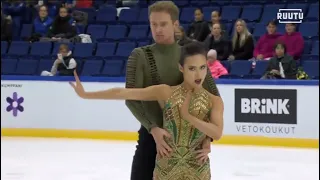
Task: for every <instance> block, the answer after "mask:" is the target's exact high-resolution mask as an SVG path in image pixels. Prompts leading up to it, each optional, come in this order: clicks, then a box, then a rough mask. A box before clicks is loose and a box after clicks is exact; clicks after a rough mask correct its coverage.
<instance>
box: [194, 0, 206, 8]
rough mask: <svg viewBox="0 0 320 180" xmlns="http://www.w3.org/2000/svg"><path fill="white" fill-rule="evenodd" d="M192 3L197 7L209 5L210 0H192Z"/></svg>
mask: <svg viewBox="0 0 320 180" xmlns="http://www.w3.org/2000/svg"><path fill="white" fill-rule="evenodd" d="M190 4H191V5H192V6H195V7H204V6H209V4H210V0H201V1H199V0H191V1H190Z"/></svg>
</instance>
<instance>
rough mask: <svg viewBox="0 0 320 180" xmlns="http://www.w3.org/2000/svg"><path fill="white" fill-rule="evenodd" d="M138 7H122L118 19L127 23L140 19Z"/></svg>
mask: <svg viewBox="0 0 320 180" xmlns="http://www.w3.org/2000/svg"><path fill="white" fill-rule="evenodd" d="M138 16H139V10H138V9H135V8H134V9H122V10H121V11H120V14H119V19H118V21H119V22H121V23H125V24H132V23H134V22H137V21H138Z"/></svg>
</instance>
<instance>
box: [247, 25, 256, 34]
mask: <svg viewBox="0 0 320 180" xmlns="http://www.w3.org/2000/svg"><path fill="white" fill-rule="evenodd" d="M246 24H247V28H248V30H249V32H250V33H252V31H253V27H255V23H253V22H248V23H246Z"/></svg>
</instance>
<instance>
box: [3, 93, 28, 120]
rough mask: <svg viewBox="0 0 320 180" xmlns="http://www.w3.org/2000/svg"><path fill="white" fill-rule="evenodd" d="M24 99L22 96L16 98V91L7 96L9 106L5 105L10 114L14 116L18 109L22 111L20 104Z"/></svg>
mask: <svg viewBox="0 0 320 180" xmlns="http://www.w3.org/2000/svg"><path fill="white" fill-rule="evenodd" d="M23 101H24V98H23V97H19V98H18V93H16V92H14V93H13V95H12V98H11V97H7V102H8V103H9V106H8V107H7V111H8V112H10V111H12V114H13V116H14V117H16V116H17V115H18V111H20V112H23V110H24V108H23V106H22V105H21V104H22V103H23Z"/></svg>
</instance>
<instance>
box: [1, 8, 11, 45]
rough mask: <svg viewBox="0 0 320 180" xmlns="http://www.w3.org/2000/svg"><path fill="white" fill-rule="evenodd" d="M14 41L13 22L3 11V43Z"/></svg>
mask: <svg viewBox="0 0 320 180" xmlns="http://www.w3.org/2000/svg"><path fill="white" fill-rule="evenodd" d="M11 39H12V20H11V17H10V16H6V15H5V14H3V13H2V9H1V41H11Z"/></svg>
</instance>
